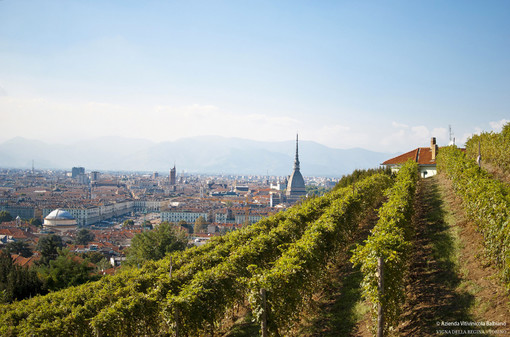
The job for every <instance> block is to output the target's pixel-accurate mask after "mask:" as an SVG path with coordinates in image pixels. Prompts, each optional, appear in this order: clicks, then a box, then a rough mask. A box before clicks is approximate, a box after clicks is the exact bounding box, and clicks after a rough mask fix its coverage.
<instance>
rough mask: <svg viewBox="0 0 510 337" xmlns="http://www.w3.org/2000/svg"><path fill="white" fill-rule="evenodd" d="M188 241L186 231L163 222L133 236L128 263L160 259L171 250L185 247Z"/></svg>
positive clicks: (135, 263)
mask: <svg viewBox="0 0 510 337" xmlns="http://www.w3.org/2000/svg"><path fill="white" fill-rule="evenodd" d="M187 243H188V239H187V236H186V233H184V232H183V231H182V230H180V229H177V228H175V227H174V226H172V225H171V224H169V223H168V222H162V223H161V224H160V225H159V226H158V227H157V228H155V229H153V230H151V231H147V232H142V233H139V234H136V235H135V236H134V237H133V239H132V240H131V246H130V247H129V249H128V253H127V263H128V264H131V265H137V264H140V263H143V262H145V261H147V260H159V259H162V258H163V257H164V256H165V255H166V254H167V253H169V252H173V251H175V250H183V249H185V248H186V246H187Z"/></svg>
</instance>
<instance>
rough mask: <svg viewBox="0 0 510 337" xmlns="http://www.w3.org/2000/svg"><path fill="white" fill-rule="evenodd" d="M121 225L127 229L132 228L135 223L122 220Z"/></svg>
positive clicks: (129, 220)
mask: <svg viewBox="0 0 510 337" xmlns="http://www.w3.org/2000/svg"><path fill="white" fill-rule="evenodd" d="M122 224H123V226H124V227H126V228H129V227H133V226H134V225H135V222H134V221H133V220H131V219H128V220H124V222H123V223H122Z"/></svg>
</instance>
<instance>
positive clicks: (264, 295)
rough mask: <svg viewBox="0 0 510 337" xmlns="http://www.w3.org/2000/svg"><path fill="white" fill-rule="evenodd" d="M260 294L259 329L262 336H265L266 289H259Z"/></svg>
mask: <svg viewBox="0 0 510 337" xmlns="http://www.w3.org/2000/svg"><path fill="white" fill-rule="evenodd" d="M260 296H261V298H262V317H261V330H262V337H267V311H266V289H264V288H262V289H260Z"/></svg>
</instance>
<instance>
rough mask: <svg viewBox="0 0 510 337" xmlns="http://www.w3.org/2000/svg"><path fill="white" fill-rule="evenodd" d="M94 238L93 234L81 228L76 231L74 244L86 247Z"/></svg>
mask: <svg viewBox="0 0 510 337" xmlns="http://www.w3.org/2000/svg"><path fill="white" fill-rule="evenodd" d="M94 238H95V236H94V233H92V232H91V231H89V230H88V229H86V228H82V229H80V230H79V231H78V233H76V239H75V240H74V243H75V244H77V245H86V244H88V243H89V242H90V241H92V240H94Z"/></svg>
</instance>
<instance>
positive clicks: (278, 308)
mask: <svg viewBox="0 0 510 337" xmlns="http://www.w3.org/2000/svg"><path fill="white" fill-rule="evenodd" d="M390 184H391V180H390V179H389V178H388V176H386V175H382V174H378V175H371V176H370V177H369V178H366V179H363V180H361V181H359V182H358V184H357V185H356V188H355V189H354V190H353V189H352V188H351V187H346V188H344V189H343V191H344V193H343V196H342V197H339V198H337V199H335V200H334V201H333V202H332V203H331V205H330V207H329V208H328V209H327V210H325V212H324V213H323V214H322V216H321V217H320V218H318V219H317V220H316V221H315V222H313V223H309V225H308V227H307V229H306V231H305V232H304V234H303V235H302V236H301V238H299V239H298V240H297V241H295V242H294V243H292V244H289V245H288V246H287V247H286V248H287V249H286V250H285V251H284V252H283V253H282V255H281V257H280V258H279V259H278V260H277V261H275V263H274V265H273V266H272V267H271V268H268V269H260V268H257V269H256V272H255V273H254V275H253V276H252V278H251V279H250V281H249V284H250V288H251V296H250V302H251V304H252V307H253V311H254V313H255V315H256V317H257V318H258V319H260V313H261V302H260V297H259V296H258V293H259V290H260V289H262V288H263V289H266V291H267V305H268V309H267V313H266V315H267V317H268V328H269V331H270V332H271V333H272V334H273V335H276V336H278V335H280V334H283V335H285V329H287V328H289V327H291V326H292V324H293V323H294V322H295V321H296V320H297V319H298V315H299V313H300V312H301V309H302V308H303V305H304V304H305V303H306V299H308V298H310V297H311V295H312V294H313V292H314V291H315V290H316V289H317V287H316V285H317V284H318V283H319V281H320V279H321V277H322V275H323V272H324V270H325V269H326V265H327V263H328V261H329V260H330V259H331V258H332V257H333V256H335V255H336V253H338V251H339V250H345V249H347V248H348V247H349V246H350V244H351V243H352V238H353V234H354V232H355V231H356V230H357V229H358V223H359V220H360V219H361V218H362V217H363V216H364V215H365V214H366V212H367V211H368V210H369V209H372V208H373V207H374V206H375V205H376V204H377V203H378V202H380V200H381V199H382V197H383V191H384V190H385V189H386V188H388V187H389V186H390ZM340 190H342V189H340Z"/></svg>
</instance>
